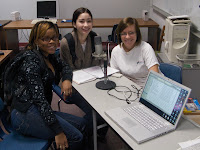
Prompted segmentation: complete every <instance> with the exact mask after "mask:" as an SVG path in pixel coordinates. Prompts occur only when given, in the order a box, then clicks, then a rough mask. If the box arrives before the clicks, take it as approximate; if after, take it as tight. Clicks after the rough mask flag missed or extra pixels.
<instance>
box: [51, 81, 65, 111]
mask: <svg viewBox="0 0 200 150" xmlns="http://www.w3.org/2000/svg"><path fill="white" fill-rule="evenodd" d="M52 90H53V91H54V93H56V94H57V95H58V97H59V98H60V99H59V100H58V111H60V102H61V101H65V100H64V98H63V95H62V94H61V88H60V87H59V86H58V85H56V84H55V83H53V84H52Z"/></svg>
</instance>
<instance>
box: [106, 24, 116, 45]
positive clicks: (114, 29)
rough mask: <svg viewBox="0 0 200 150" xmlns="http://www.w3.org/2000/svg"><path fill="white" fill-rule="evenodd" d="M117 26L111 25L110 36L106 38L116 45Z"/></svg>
mask: <svg viewBox="0 0 200 150" xmlns="http://www.w3.org/2000/svg"><path fill="white" fill-rule="evenodd" d="M117 26H118V24H115V25H113V29H112V34H111V35H109V36H108V40H109V41H112V42H115V43H117V34H116V29H117Z"/></svg>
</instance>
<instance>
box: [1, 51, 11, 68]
mask: <svg viewBox="0 0 200 150" xmlns="http://www.w3.org/2000/svg"><path fill="white" fill-rule="evenodd" d="M0 51H1V52H4V55H0V65H1V64H2V63H3V62H4V61H5V60H6V59H7V58H8V57H9V56H10V55H11V53H12V50H0Z"/></svg>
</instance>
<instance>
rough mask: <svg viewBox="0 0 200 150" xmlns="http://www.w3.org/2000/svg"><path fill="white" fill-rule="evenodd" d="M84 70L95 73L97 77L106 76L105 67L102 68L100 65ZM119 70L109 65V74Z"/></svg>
mask: <svg viewBox="0 0 200 150" xmlns="http://www.w3.org/2000/svg"><path fill="white" fill-rule="evenodd" d="M83 71H85V72H87V73H89V74H91V75H93V76H94V77H96V78H103V77H104V73H103V72H104V68H101V67H100V66H94V67H90V68H86V69H83ZM116 72H119V70H117V69H114V68H111V67H107V75H108V76H109V75H112V74H113V73H116Z"/></svg>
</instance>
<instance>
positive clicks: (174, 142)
mask: <svg viewBox="0 0 200 150" xmlns="http://www.w3.org/2000/svg"><path fill="white" fill-rule="evenodd" d="M109 79H110V80H112V81H114V82H115V83H116V85H117V86H119V85H125V86H128V87H129V88H131V84H134V83H133V82H132V81H130V80H129V79H127V78H125V77H122V78H120V79H119V78H114V77H110V78H109ZM97 81H98V80H95V81H92V82H88V83H85V84H81V85H77V84H76V83H73V86H74V87H75V88H76V90H78V91H79V93H80V94H81V95H82V96H83V97H84V98H85V99H86V100H87V102H88V103H89V104H90V105H91V106H92V107H93V109H94V110H96V111H97V112H98V113H99V114H100V115H101V116H102V117H103V118H104V119H105V121H106V122H107V123H108V124H109V125H110V126H111V127H112V128H113V129H114V130H115V131H116V132H117V133H118V134H119V135H120V136H121V137H122V139H124V141H125V142H126V143H127V144H128V145H129V146H130V147H131V148H133V149H136V150H147V149H162V150H165V149H166V150H169V149H173V150H175V149H178V148H179V145H178V143H179V142H184V141H187V140H191V139H195V138H197V137H198V136H199V135H200V130H199V128H197V127H196V126H194V125H193V124H192V123H190V122H189V121H187V120H185V119H183V118H181V120H180V122H179V124H178V127H177V129H176V131H173V132H170V133H168V134H165V135H163V136H161V137H158V138H155V139H152V140H150V141H147V142H145V143H142V144H137V143H136V142H135V141H134V140H133V139H132V138H130V137H129V136H128V135H127V134H126V133H125V132H124V131H123V130H122V129H121V128H119V126H117V125H116V124H115V123H114V122H113V121H112V120H111V119H110V118H108V117H107V116H106V115H105V113H104V112H105V111H107V110H109V109H112V108H115V107H119V106H122V105H127V104H126V102H125V101H120V100H117V99H116V98H113V97H111V96H109V95H108V94H107V91H106V90H99V89H97V88H96V87H95V84H96V82H97ZM134 85H135V84H134ZM131 89H132V88H131Z"/></svg>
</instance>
